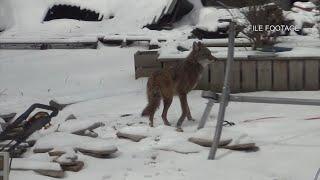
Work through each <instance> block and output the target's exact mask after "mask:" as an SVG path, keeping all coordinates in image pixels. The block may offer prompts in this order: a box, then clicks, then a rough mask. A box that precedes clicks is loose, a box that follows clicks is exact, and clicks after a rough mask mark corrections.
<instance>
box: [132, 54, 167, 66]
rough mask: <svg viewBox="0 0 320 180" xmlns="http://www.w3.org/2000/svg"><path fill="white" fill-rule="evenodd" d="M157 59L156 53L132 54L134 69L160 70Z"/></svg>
mask: <svg viewBox="0 0 320 180" xmlns="http://www.w3.org/2000/svg"><path fill="white" fill-rule="evenodd" d="M157 58H158V52H157V51H138V52H136V53H135V54H134V66H135V67H136V68H139V67H143V68H146V67H147V68H156V67H159V68H161V62H159V61H158V60H157Z"/></svg>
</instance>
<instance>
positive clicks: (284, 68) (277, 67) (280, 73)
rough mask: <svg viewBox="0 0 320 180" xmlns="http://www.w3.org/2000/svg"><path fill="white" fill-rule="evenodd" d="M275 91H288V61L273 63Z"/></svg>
mask: <svg viewBox="0 0 320 180" xmlns="http://www.w3.org/2000/svg"><path fill="white" fill-rule="evenodd" d="M273 90H275V91H287V90H288V61H282V60H275V61H273Z"/></svg>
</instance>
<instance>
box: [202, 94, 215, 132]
mask: <svg viewBox="0 0 320 180" xmlns="http://www.w3.org/2000/svg"><path fill="white" fill-rule="evenodd" d="M214 102H215V101H214V100H212V99H209V101H208V104H207V107H206V109H205V110H204V112H203V115H202V117H201V121H200V123H199V125H198V129H202V128H203V127H204V125H205V124H206V121H207V119H208V117H209V114H210V111H211V109H212V106H213V105H214Z"/></svg>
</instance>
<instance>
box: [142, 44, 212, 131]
mask: <svg viewBox="0 0 320 180" xmlns="http://www.w3.org/2000/svg"><path fill="white" fill-rule="evenodd" d="M214 60H217V59H216V58H215V57H214V56H212V54H211V51H210V50H209V49H208V48H207V47H205V46H204V45H203V44H201V43H200V42H194V43H193V48H192V51H191V53H190V54H189V55H188V57H187V59H186V60H185V61H184V62H181V63H179V64H177V65H176V66H174V67H170V68H164V69H162V70H160V71H156V72H154V73H153V74H152V75H151V77H149V79H148V83H147V98H148V105H147V107H145V109H144V110H143V112H142V114H141V115H142V116H149V120H150V122H149V125H150V126H151V127H153V118H154V113H155V112H156V110H157V108H158V107H159V105H160V100H161V99H163V105H164V108H163V112H162V119H163V122H164V124H165V125H167V126H170V123H169V121H168V119H167V112H168V109H169V107H170V105H171V103H172V98H173V96H174V95H178V96H179V99H180V103H181V109H182V114H181V116H180V118H179V120H178V122H177V125H176V127H177V130H178V131H182V129H181V125H182V123H183V121H184V119H185V118H186V117H187V118H188V120H193V118H192V116H191V113H190V109H189V105H188V102H187V94H188V92H190V91H191V90H192V89H193V88H194V87H195V86H196V85H197V83H198V81H199V80H200V78H201V74H202V71H203V69H204V68H205V67H206V66H207V65H208V64H209V63H210V62H212V61H214Z"/></svg>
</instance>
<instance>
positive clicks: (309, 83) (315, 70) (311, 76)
mask: <svg viewBox="0 0 320 180" xmlns="http://www.w3.org/2000/svg"><path fill="white" fill-rule="evenodd" d="M304 80H305V86H304V89H305V90H318V89H319V61H318V60H307V61H305V79H304Z"/></svg>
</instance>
